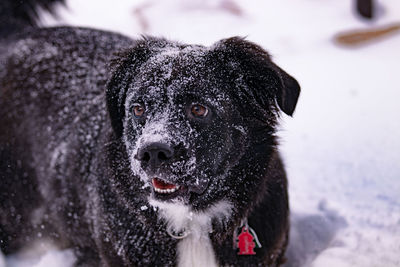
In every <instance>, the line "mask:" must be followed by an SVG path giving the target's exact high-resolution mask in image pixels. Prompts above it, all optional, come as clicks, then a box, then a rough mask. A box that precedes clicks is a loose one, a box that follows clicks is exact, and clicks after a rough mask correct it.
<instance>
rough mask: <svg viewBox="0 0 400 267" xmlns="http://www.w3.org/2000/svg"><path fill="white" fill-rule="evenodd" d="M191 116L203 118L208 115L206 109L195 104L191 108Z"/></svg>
mask: <svg viewBox="0 0 400 267" xmlns="http://www.w3.org/2000/svg"><path fill="white" fill-rule="evenodd" d="M191 112H192V115H193V116H195V117H199V118H204V117H206V116H207V115H208V108H207V107H205V106H202V105H200V104H195V105H193V106H192V108H191Z"/></svg>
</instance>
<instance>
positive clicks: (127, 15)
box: [0, 0, 400, 267]
mask: <svg viewBox="0 0 400 267" xmlns="http://www.w3.org/2000/svg"><path fill="white" fill-rule="evenodd" d="M67 2H68V7H69V8H68V10H67V9H62V8H61V9H60V16H61V19H60V20H59V21H55V20H54V19H51V18H49V17H48V16H46V17H45V19H44V24H47V25H55V24H71V25H83V26H91V27H96V28H101V29H108V30H113V31H118V32H122V33H124V34H127V35H129V36H132V37H138V36H139V35H140V34H142V33H146V34H151V35H156V36H160V35H161V36H164V37H167V38H172V39H176V40H181V41H184V42H190V43H199V44H205V45H210V44H212V43H214V42H215V41H217V40H219V39H221V38H224V37H230V36H233V35H241V36H247V38H248V39H249V40H251V41H255V42H257V43H259V44H261V45H262V46H263V47H265V48H266V49H267V50H268V51H269V52H270V53H271V54H272V55H273V57H274V59H275V61H276V63H278V64H279V65H280V66H281V67H282V68H283V69H285V70H286V71H287V72H288V73H290V74H292V75H293V76H294V77H296V79H297V80H298V81H299V82H300V84H301V86H302V93H301V96H300V100H299V103H298V106H297V110H296V112H295V114H294V118H289V117H284V118H283V120H282V131H280V136H281V144H282V145H281V150H282V152H283V157H284V161H285V163H286V168H287V171H288V176H289V183H290V187H289V190H290V204H291V209H292V212H293V214H294V216H293V217H294V218H293V221H294V223H293V227H292V228H293V231H292V232H293V238H292V241H291V250H290V251H294V254H296V250H297V251H299V250H300V249H301V250H302V251H303V250H304V249H305V250H304V253H302V254H304V255H305V256H307V259H305V260H303V261H302V262H303V264H304V266H314V267H325V266H339V267H343V266H346V267H347V266H362V267H372V266H385V267H391V266H400V256H399V255H400V253H399V251H400V122H399V121H400V120H399V118H398V114H400V105H399V104H398V102H399V99H400V49H399V48H400V34H395V35H393V36H391V37H389V38H386V39H384V40H382V41H379V42H376V43H372V44H369V45H366V46H362V47H359V48H345V47H341V46H338V45H336V44H335V43H334V42H333V36H334V35H336V34H337V33H338V32H341V31H343V30H350V29H357V28H361V29H366V28H370V27H375V26H379V25H386V24H388V23H394V22H399V21H400V2H399V1H398V0H386V1H379V2H378V3H379V4H380V12H379V13H380V15H379V16H378V18H377V19H376V20H374V21H373V22H366V21H363V20H361V19H359V18H358V17H357V16H356V15H355V14H354V13H353V12H352V10H351V7H352V4H353V3H352V1H348V0H341V1H339V0H325V1H315V0H296V1H294V0H280V1H267V0H264V1H261V0H252V1H246V0H230V1H228V0H193V1H190V3H189V1H184V0H162V1H161V0H158V1H157V0H149V1H144V0H141V1H130V0H119V1H107V0H101V1H100V0H85V1H80V0H69V1H67ZM230 2H234V3H236V5H230V4H229V3H230ZM224 6H225V7H226V6H228V7H230V8H228V9H226V8H225V9H224V8H223V7H224ZM238 8H240V9H239V10H241V11H240V12H237V10H238ZM235 10H236V11H235ZM396 121H397V122H396ZM332 211H335V212H332ZM313 214H316V215H318V216H320V217H319V218H322V220H320V221H319V220H318V218H317V219H316V220H314V219H315V217H313ZM332 214H335V215H332ZM330 216H331V217H330ZM332 216H333V217H332ZM335 216H337V217H336V219H335ZM341 217H343V218H344V219H345V221H346V222H347V223H345V222H343V221H342V220H340V218H341ZM313 218H314V219H313ZM338 218H339V219H338ZM337 221H339V222H340V223H338V224H337V223H335V222H337ZM304 222H317V223H315V224H309V225H314V226H315V227H308V228H305V229H304V231H297V230H298V229H297V228H296V227H300V226H302V225H303V224H302V223H304ZM304 225H307V223H305V224H304ZM332 225H333V226H335V227H331V226H332ZM318 227H321V228H318ZM324 227H326V228H324ZM336 229H337V230H338V231H337V232H336ZM318 230H322V233H326V232H327V231H332V233H331V234H332V235H328V236H325V237H326V238H324V239H318V238H316V237H318V236H319V237H321V235H319V234H318V233H317V231H318ZM312 238H316V239H315V240H312ZM309 239H310V240H309ZM299 240H300V241H301V242H300V241H299ZM321 240H322V241H321ZM308 241H309V242H308ZM318 241H321V242H320V243H318ZM304 242H305V243H307V242H308V243H316V244H321V245H320V246H319V247H318V248H317V249H314V250H313V251H311V250H307V248H305V247H302V246H301V245H300V244H305V243H304ZM310 248H311V246H310ZM316 252H318V253H316ZM54 253H55V254H54ZM57 253H58V252H54V251H53V252H50V254H49V256H47V255H46V256H44V257H43V258H42V259H41V262H42V261H45V260H49V261H52V260H55V259H56V258H57V257H58V255H60V254H57ZM67 253H68V252H67ZM52 255H53V256H54V257H53V256H52ZM304 255H303V256H304ZM1 261H2V259H1V256H0V266H2V263H1ZM9 261H10V262H11V259H10V260H9ZM304 262H306V263H304ZM65 264H66V261H64V260H61V261H53V262H52V264H48V265H46V266H67V265H65ZM10 265H11V263H10ZM13 266H25V265H13ZM35 266H36V265H35ZM38 266H39V265H38ZM40 266H45V265H40Z"/></svg>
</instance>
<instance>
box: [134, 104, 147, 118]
mask: <svg viewBox="0 0 400 267" xmlns="http://www.w3.org/2000/svg"><path fill="white" fill-rule="evenodd" d="M144 112H145V109H144V107H143V105H141V104H134V105H133V115H134V116H135V118H138V119H139V118H141V117H142V116H143V115H144Z"/></svg>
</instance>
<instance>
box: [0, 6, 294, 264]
mask: <svg viewBox="0 0 400 267" xmlns="http://www.w3.org/2000/svg"><path fill="white" fill-rule="evenodd" d="M56 2H62V1H56V0H35V1H34V0H32V1H25V2H23V3H20V1H19V2H15V1H12V0H5V1H3V2H2V4H1V5H2V9H3V11H2V12H1V13H0V14H1V20H2V25H1V26H0V27H1V30H0V34H1V45H0V60H1V65H2V68H1V71H0V179H1V180H0V181H1V183H0V246H1V250H2V252H3V253H5V254H6V255H7V254H10V253H15V252H16V251H18V250H20V249H22V248H24V247H26V246H29V245H30V244H34V243H35V242H44V241H46V242H51V243H53V244H54V245H57V246H58V247H59V248H60V249H64V248H72V249H73V251H74V253H75V256H76V262H75V264H76V266H186V267H189V266H279V265H280V264H282V263H283V262H284V259H285V257H284V253H285V248H286V245H287V242H288V231H289V222H288V217H289V207H288V194H287V180H286V174H285V171H284V167H283V163H282V160H281V158H280V155H279V152H278V150H277V144H278V143H277V138H276V136H275V133H276V127H277V125H278V119H279V117H280V114H281V111H283V112H284V113H286V114H288V115H292V114H293V112H294V110H295V107H296V103H297V100H298V97H299V93H300V86H299V84H298V82H297V81H296V80H295V79H294V78H293V77H292V76H290V75H289V74H287V73H286V72H285V71H283V70H282V69H281V68H280V67H278V66H277V65H276V64H274V63H273V62H272V61H271V58H270V56H269V54H268V53H267V52H266V51H265V50H264V49H263V48H261V47H260V46H258V45H256V44H254V43H252V42H250V41H247V40H245V39H244V38H240V37H232V38H228V39H223V40H220V41H218V42H216V43H215V44H214V45H212V46H210V47H204V46H201V45H189V44H183V43H179V42H173V41H169V40H166V39H163V38H155V37H143V38H141V39H137V40H133V39H130V38H128V37H125V36H122V35H119V34H116V33H112V32H105V31H100V30H94V29H87V28H78V27H53V28H39V27H37V26H36V23H35V21H36V20H37V15H36V14H37V13H36V11H35V10H36V9H32V5H34V6H35V8H37V7H42V8H43V7H44V8H46V9H48V10H53V7H54V4H56ZM17 3H18V4H17ZM10 14H13V15H10Z"/></svg>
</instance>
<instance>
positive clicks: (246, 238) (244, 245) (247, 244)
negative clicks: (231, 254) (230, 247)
mask: <svg viewBox="0 0 400 267" xmlns="http://www.w3.org/2000/svg"><path fill="white" fill-rule="evenodd" d="M237 239H238V243H237V246H238V248H239V252H238V255H255V254H256V253H255V252H254V248H255V247H256V243H254V241H253V240H254V237H253V236H252V235H251V234H250V233H249V229H248V228H247V227H246V226H243V228H242V232H241V233H240V234H239V236H238V237H237Z"/></svg>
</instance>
